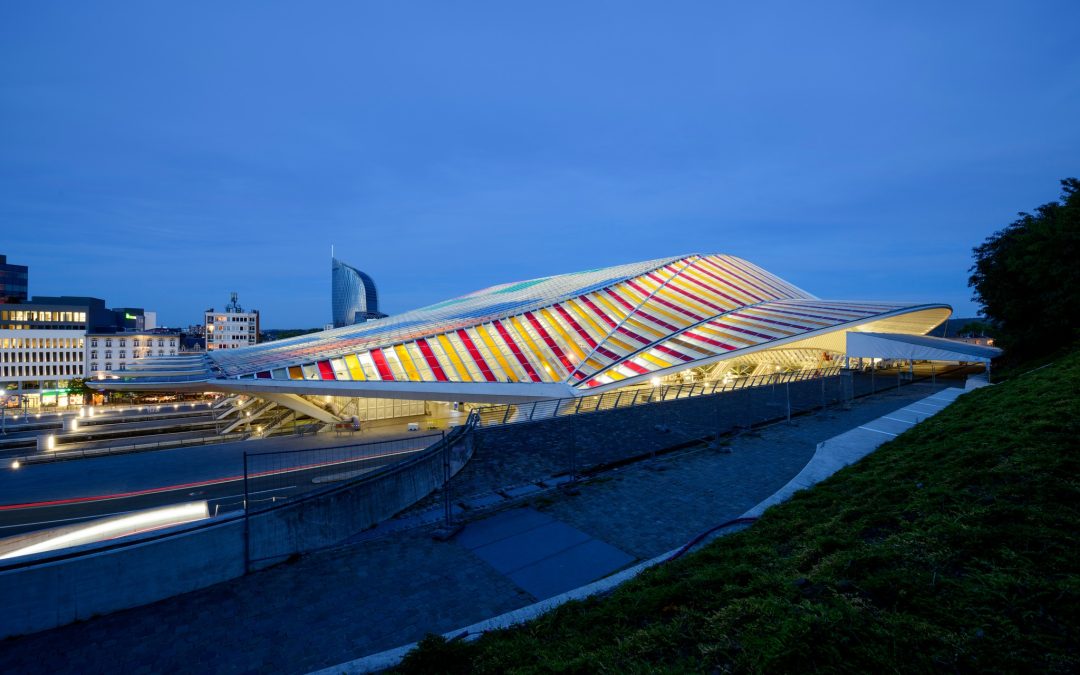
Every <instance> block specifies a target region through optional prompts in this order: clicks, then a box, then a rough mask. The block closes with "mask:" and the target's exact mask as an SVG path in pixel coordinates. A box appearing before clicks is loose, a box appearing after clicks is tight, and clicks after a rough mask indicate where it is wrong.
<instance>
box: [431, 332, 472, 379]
mask: <svg viewBox="0 0 1080 675" xmlns="http://www.w3.org/2000/svg"><path fill="white" fill-rule="evenodd" d="M438 339H439V344H440V345H442V348H443V351H444V352H446V357H447V358H448V359H450V361H451V362H452V363H453V364H454V368H456V369H457V371H458V373H459V374H460V375H461V377H462V380H463V381H465V382H472V381H473V379H472V376H471V375H469V370H468V368H466V367H465V364H464V363H462V362H461V359H460V358H458V355H457V352H455V351H454V346H453V345H452V344H450V340H448V339H447V338H446V336H445V335H439V336H438Z"/></svg>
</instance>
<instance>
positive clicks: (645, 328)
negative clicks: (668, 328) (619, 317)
mask: <svg viewBox="0 0 1080 675" xmlns="http://www.w3.org/2000/svg"><path fill="white" fill-rule="evenodd" d="M626 325H628V326H631V327H633V328H636V329H637V331H638V332H639V333H645V334H646V335H645V336H644V337H648V335H652V336H653V337H656V338H662V337H664V336H666V335H667V333H666V332H662V331H660V330H658V329H656V328H653V327H652V326H649V325H646V324H644V323H642V322H641V321H638V320H637V319H632V318H631V319H627V320H626Z"/></svg>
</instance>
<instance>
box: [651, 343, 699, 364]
mask: <svg viewBox="0 0 1080 675" xmlns="http://www.w3.org/2000/svg"><path fill="white" fill-rule="evenodd" d="M653 349H655V350H656V351H658V352H663V353H664V354H669V355H671V356H674V357H675V358H677V359H682V360H683V361H693V360H694V359H693V357H690V356H687V355H686V354H683V353H682V352H677V351H675V350H674V349H672V348H671V347H665V346H664V345H656V346H655V347H653Z"/></svg>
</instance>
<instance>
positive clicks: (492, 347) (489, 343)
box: [476, 325, 521, 382]
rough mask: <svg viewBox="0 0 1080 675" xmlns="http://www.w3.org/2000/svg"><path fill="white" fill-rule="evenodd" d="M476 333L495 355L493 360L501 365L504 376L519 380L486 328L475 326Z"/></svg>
mask: <svg viewBox="0 0 1080 675" xmlns="http://www.w3.org/2000/svg"><path fill="white" fill-rule="evenodd" d="M476 334H477V335H479V336H480V339H482V340H483V341H484V344H486V345H487V346H488V349H489V350H491V354H492V355H493V356H494V357H495V360H496V361H498V362H499V365H500V366H502V369H503V372H504V373H506V376H507V377H509V378H510V379H511V380H513V381H514V382H520V381H521V378H520V377H518V374H517V371H516V370H514V369H513V368H511V367H510V364H509V363H508V362H507V360H506V359H505V358H504V357H503V353H502V351H501V350H500V349H499V347H498V345H497V344H495V341H494V340H492V339H491V336H490V335H488V332H487V328H485V327H484V326H483V325H480V326H477V327H476Z"/></svg>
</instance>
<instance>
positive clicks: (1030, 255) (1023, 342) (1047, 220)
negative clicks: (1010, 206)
mask: <svg viewBox="0 0 1080 675" xmlns="http://www.w3.org/2000/svg"><path fill="white" fill-rule="evenodd" d="M1061 187H1062V198H1061V201H1060V202H1050V203H1049V204H1043V205H1042V206H1040V207H1038V208H1037V209H1035V213H1033V214H1032V213H1021V214H1020V218H1019V219H1017V220H1016V221H1015V222H1013V223H1012V224H1011V225H1009V226H1008V227H1006V228H1005V229H1003V230H1001V231H999V232H995V233H994V234H993V235H991V236H990V237H988V238H987V239H986V241H984V242H983V243H982V244H981V245H979V246H977V247H976V248H975V249H974V253H975V264H974V265H972V267H971V270H970V272H971V278H970V279H969V280H968V285H969V286H971V287H972V288H973V289H975V295H974V298H973V299H974V300H975V302H978V303H980V304H981V305H982V307H983V310H982V313H983V314H984V315H985V316H986V317H988V318H989V319H991V320H993V321H994V322H995V323H996V324H997V325H998V326H999V327H1000V330H1001V342H1002V344H1003V346H1005V347H1006V348H1007V349H1010V350H1011V351H1012V352H1013V353H1014V354H1017V355H1030V356H1035V355H1039V354H1046V353H1049V352H1051V351H1054V350H1057V349H1060V348H1062V347H1068V346H1071V345H1072V344H1073V343H1075V342H1076V341H1077V339H1078V338H1080V320H1078V319H1080V296H1078V292H1080V284H1078V280H1080V180H1077V179H1076V178H1066V179H1065V180H1063V181H1061Z"/></svg>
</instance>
